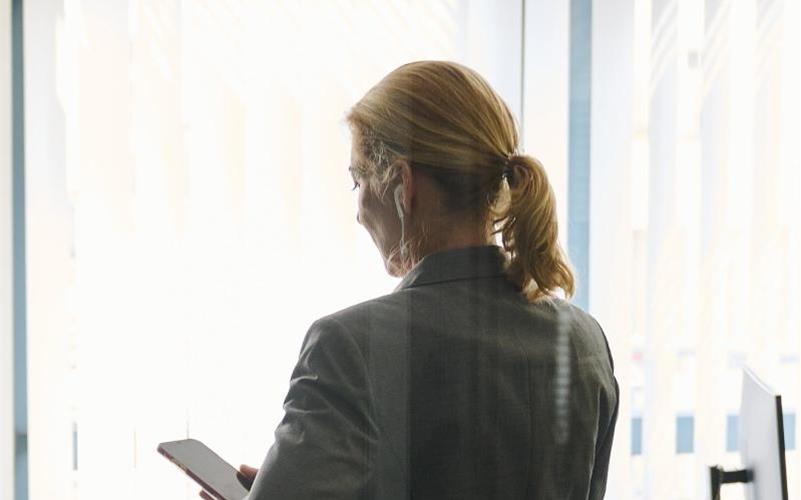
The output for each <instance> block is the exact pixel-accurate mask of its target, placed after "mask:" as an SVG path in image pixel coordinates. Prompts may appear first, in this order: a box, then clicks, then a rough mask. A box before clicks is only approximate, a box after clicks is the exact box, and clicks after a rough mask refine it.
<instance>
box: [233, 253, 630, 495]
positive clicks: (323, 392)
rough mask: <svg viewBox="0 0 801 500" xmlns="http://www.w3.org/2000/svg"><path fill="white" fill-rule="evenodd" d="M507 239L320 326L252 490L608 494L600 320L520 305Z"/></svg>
mask: <svg viewBox="0 0 801 500" xmlns="http://www.w3.org/2000/svg"><path fill="white" fill-rule="evenodd" d="M503 265H504V257H503V254H502V253H501V251H500V249H499V247H496V246H483V247H472V248H462V249H458V250H450V251H445V252H440V253H435V254H432V255H429V256H427V257H425V258H424V259H423V260H422V261H421V262H420V263H419V264H418V265H417V266H416V267H415V268H414V269H413V270H412V271H411V272H410V273H408V274H407V275H406V277H405V278H404V279H403V280H402V282H401V283H400V285H399V286H398V287H397V288H396V290H395V291H394V293H391V294H389V295H385V296H383V297H379V298H377V299H373V300H370V301H367V302H364V303H361V304H358V305H355V306H352V307H349V308H347V309H344V310H342V311H339V312H337V313H334V314H331V315H329V316H326V317H324V318H321V319H319V320H317V321H315V322H314V324H312V325H311V327H310V328H309V331H308V334H307V335H306V339H305V340H304V342H303V347H302V349H301V353H300V359H299V360H298V363H297V366H296V367H295V370H294V372H293V373H292V379H291V382H290V388H289V393H288V394H287V397H286V401H285V402H284V409H285V410H286V414H285V416H284V418H283V420H282V422H281V423H280V425H279V426H278V428H277V429H276V431H275V444H274V445H273V446H272V448H271V449H270V451H269V453H268V454H267V457H266V459H265V461H264V464H263V465H262V467H261V469H260V471H259V474H258V476H257V478H256V481H255V483H254V485H253V487H252V489H251V492H250V495H248V499H249V500H274V499H282V500H286V499H304V500H308V499H318V498H319V499H322V498H325V499H367V498H369V499H373V498H375V499H387V500H389V499H401V498H403V499H408V498H414V499H450V498H452V499H460V500H465V499H494V498H498V499H507V498H508V499H551V498H553V499H579V498H580V499H587V498H590V499H598V498H603V496H604V490H605V488H606V476H607V471H608V466H609V453H610V449H611V446H612V437H613V434H614V428H615V421H616V418H617V408H618V386H617V382H616V380H615V377H614V374H613V366H612V358H611V355H610V352H609V349H608V346H607V343H606V339H605V337H604V334H603V332H602V331H601V327H600V326H599V325H598V323H597V322H596V321H595V320H594V319H593V318H592V317H591V316H590V315H589V314H587V313H585V312H584V311H582V310H581V309H579V308H577V307H575V306H573V305H571V304H569V303H568V302H566V301H563V300H559V299H548V300H542V301H539V302H537V303H535V304H529V303H527V302H526V301H525V299H524V298H523V297H522V295H521V294H520V293H519V291H518V290H517V289H516V288H515V286H514V285H513V284H512V283H511V282H510V281H509V280H507V279H506V277H505V276H504V274H503Z"/></svg>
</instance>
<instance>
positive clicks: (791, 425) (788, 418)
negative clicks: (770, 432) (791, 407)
mask: <svg viewBox="0 0 801 500" xmlns="http://www.w3.org/2000/svg"><path fill="white" fill-rule="evenodd" d="M783 420H784V450H785V451H793V450H795V413H793V412H790V413H785V414H784V419H783Z"/></svg>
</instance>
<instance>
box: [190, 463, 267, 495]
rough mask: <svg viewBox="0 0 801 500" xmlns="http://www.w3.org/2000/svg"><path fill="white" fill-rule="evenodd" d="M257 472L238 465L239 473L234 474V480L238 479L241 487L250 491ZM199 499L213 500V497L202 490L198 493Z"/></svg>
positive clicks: (252, 468) (255, 469) (248, 467)
mask: <svg viewBox="0 0 801 500" xmlns="http://www.w3.org/2000/svg"><path fill="white" fill-rule="evenodd" d="M258 472H259V469H257V468H255V467H251V466H249V465H240V466H239V471H237V473H236V478H237V479H239V482H240V483H242V486H244V487H245V489H247V490H250V487H251V486H253V481H254V480H255V479H256V474H257V473H258ZM200 498H203V499H205V500H215V498H214V497H212V496H211V495H209V494H208V493H206V492H205V491H202V490H201V492H200Z"/></svg>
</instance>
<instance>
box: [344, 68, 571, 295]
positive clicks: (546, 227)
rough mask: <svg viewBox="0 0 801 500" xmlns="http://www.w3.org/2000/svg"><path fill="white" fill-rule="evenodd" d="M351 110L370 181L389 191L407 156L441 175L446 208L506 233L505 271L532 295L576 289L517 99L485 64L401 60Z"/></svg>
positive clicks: (437, 177)
mask: <svg viewBox="0 0 801 500" xmlns="http://www.w3.org/2000/svg"><path fill="white" fill-rule="evenodd" d="M346 120H347V122H348V124H349V125H350V128H351V131H352V133H353V138H354V141H355V144H356V146H357V149H358V151H359V152H360V154H362V155H363V157H364V158H365V159H366V160H367V161H366V162H363V163H362V164H360V165H354V166H353V167H354V168H356V169H357V170H358V173H359V175H361V176H363V177H366V178H368V179H371V181H372V180H373V179H374V180H375V183H373V182H371V183H370V186H371V187H373V188H375V189H380V190H382V191H383V192H384V193H385V192H386V189H387V188H388V187H389V181H390V180H391V179H392V177H393V175H394V173H393V172H392V171H391V170H392V169H391V168H390V166H391V165H392V164H393V162H394V161H395V160H396V159H399V158H402V159H404V160H406V161H407V162H408V163H409V164H410V165H411V166H413V167H415V168H420V169H422V170H424V171H425V172H426V173H427V174H429V175H430V176H431V177H433V178H434V179H435V180H436V181H437V184H438V185H439V186H440V188H441V189H442V192H443V194H444V200H443V204H444V206H445V208H446V210H447V211H448V212H452V213H458V214H462V215H469V216H471V217H475V218H476V219H477V220H481V221H483V222H485V223H486V224H487V225H489V224H490V223H491V224H492V229H493V231H492V233H491V234H492V235H495V234H497V233H500V234H501V237H502V242H503V249H504V251H505V253H506V255H507V258H508V261H509V262H508V266H507V268H506V273H507V275H508V277H509V279H510V280H511V281H513V282H514V283H515V284H516V285H517V286H518V287H519V288H520V290H521V291H522V292H523V293H524V294H525V296H526V298H527V299H528V300H529V301H532V302H533V301H534V300H537V299H539V298H541V297H546V296H551V295H553V294H554V292H555V290H556V289H561V290H563V291H564V292H565V294H566V295H567V296H570V295H572V294H573V293H574V290H575V278H574V276H573V271H572V270H571V267H570V264H569V262H568V260H567V258H566V256H565V254H564V252H563V251H562V248H561V246H560V245H559V241H558V238H557V235H558V225H557V220H556V200H555V197H554V194H553V190H552V189H551V185H550V183H549V182H548V177H547V175H546V173H545V169H544V168H543V166H542V164H541V163H540V162H539V161H537V160H535V159H534V158H532V157H530V156H527V155H522V154H519V151H518V147H519V137H518V132H517V125H516V123H515V119H514V117H513V116H512V113H511V112H510V111H509V107H508V106H507V105H506V103H505V102H504V101H503V99H501V97H500V96H499V95H498V94H497V93H496V92H495V91H494V90H493V89H492V87H490V85H489V84H488V83H487V82H486V80H484V78H482V77H481V76H480V75H479V74H478V73H476V72H475V71H473V70H472V69H470V68H467V67H465V66H462V65H460V64H457V63H453V62H446V61H419V62H413V63H410V64H406V65H403V66H401V67H399V68H397V69H396V70H394V71H393V72H391V73H390V74H389V75H387V76H386V77H384V79H383V80H381V81H380V82H379V83H378V84H377V85H376V86H374V87H373V88H372V89H370V90H369V91H368V92H367V94H366V95H365V96H364V97H363V98H362V99H361V100H360V101H359V102H358V103H356V104H355V105H354V106H353V107H352V108H351V110H350V111H349V113H348V115H347V117H346ZM382 194H383V193H382ZM421 232H423V233H425V228H424V227H423V228H422V230H421ZM425 236H426V235H425V234H423V235H420V237H421V238H422V237H425ZM417 243H418V247H419V240H418V241H417Z"/></svg>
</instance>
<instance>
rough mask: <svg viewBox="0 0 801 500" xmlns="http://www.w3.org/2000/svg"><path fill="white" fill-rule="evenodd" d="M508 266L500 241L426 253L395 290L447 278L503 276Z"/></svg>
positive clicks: (452, 279)
mask: <svg viewBox="0 0 801 500" xmlns="http://www.w3.org/2000/svg"><path fill="white" fill-rule="evenodd" d="M505 268H506V257H505V255H504V254H503V252H502V250H501V247H499V246H497V245H484V246H477V247H465V248H457V249H454V250H445V251H442V252H436V253H432V254H429V255H426V256H425V257H423V259H422V260H420V262H418V263H417V265H416V266H414V268H413V269H412V270H411V271H409V272H408V273H407V274H406V276H404V277H403V279H402V280H401V282H400V283H399V284H398V286H397V287H396V288H395V291H396V292H397V291H399V290H403V289H405V288H412V287H416V286H423V285H431V284H434V283H442V282H445V281H456V280H467V279H475V278H490V277H495V276H503V275H504V271H505Z"/></svg>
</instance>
